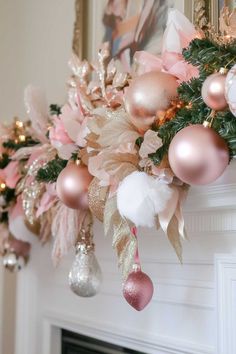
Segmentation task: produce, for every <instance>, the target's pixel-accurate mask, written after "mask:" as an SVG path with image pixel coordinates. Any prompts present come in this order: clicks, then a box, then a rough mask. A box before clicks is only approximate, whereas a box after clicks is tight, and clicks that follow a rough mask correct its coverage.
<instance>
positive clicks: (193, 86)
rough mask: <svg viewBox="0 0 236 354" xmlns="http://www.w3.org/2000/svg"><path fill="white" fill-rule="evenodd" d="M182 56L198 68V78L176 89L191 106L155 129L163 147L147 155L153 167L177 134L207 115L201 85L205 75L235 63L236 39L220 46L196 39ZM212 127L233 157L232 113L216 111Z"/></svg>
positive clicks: (235, 133) (235, 153)
mask: <svg viewBox="0 0 236 354" xmlns="http://www.w3.org/2000/svg"><path fill="white" fill-rule="evenodd" d="M183 56H184V59H185V60H186V61H187V62H188V63H190V64H192V65H194V66H196V67H198V69H199V78H195V79H192V80H190V81H189V82H184V83H182V84H181V85H180V86H179V88H178V94H179V98H180V100H182V101H183V102H184V103H186V104H191V108H189V107H185V108H182V109H180V110H179V111H178V112H177V113H176V116H175V118H174V119H172V120H171V121H169V122H167V123H165V124H163V125H162V126H161V127H160V128H159V129H158V135H159V136H160V137H161V139H162V141H163V146H162V147H161V148H160V149H159V150H157V151H156V153H153V154H150V155H149V157H150V158H151V159H152V161H153V162H154V163H155V164H160V162H161V161H162V159H163V157H164V155H165V154H167V152H168V148H169V145H170V142H171V140H172V139H173V137H174V136H175V135H176V134H177V132H178V131H180V130H181V129H183V128H185V127H187V126H188V125H190V124H202V123H203V122H204V120H206V118H207V117H208V116H209V114H210V112H211V109H210V108H209V107H207V106H206V104H205V103H204V102H203V100H202V97H201V88H202V84H203V82H204V80H205V79H206V77H207V76H209V75H211V74H212V73H214V72H217V71H219V70H220V68H221V67H224V68H227V69H230V68H231V67H232V66H233V65H234V64H235V63H236V40H235V41H234V42H233V43H232V42H231V43H230V44H228V45H224V44H219V43H216V42H214V41H213V40H212V39H211V38H210V37H209V38H204V39H198V38H197V39H194V40H193V41H192V42H191V43H190V44H189V46H188V48H186V49H184V50H183ZM212 127H213V128H214V129H215V130H216V131H217V132H218V133H219V134H220V135H221V136H222V138H224V139H225V140H226V142H227V144H228V146H229V150H230V156H231V157H233V156H236V118H235V117H234V116H233V114H232V113H231V112H230V111H229V110H225V111H221V112H217V114H216V117H215V119H214V122H213V126H212ZM154 129H157V128H154Z"/></svg>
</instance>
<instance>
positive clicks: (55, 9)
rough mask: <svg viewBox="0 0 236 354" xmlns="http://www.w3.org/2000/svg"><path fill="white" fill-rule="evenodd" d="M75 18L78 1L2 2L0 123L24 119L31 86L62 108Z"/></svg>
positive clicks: (0, 26)
mask: <svg viewBox="0 0 236 354" xmlns="http://www.w3.org/2000/svg"><path fill="white" fill-rule="evenodd" d="M74 15H75V14H74V0H40V1H38V0H17V1H16V0H0V121H5V120H10V119H12V117H13V116H15V115H18V116H20V117H21V118H23V117H25V110H24V105H23V91H24V88H25V87H26V85H28V84H29V83H32V84H35V85H38V86H40V87H42V88H43V89H45V92H46V94H47V97H48V101H49V103H63V102H64V100H65V94H66V90H65V83H66V80H67V78H68V70H67V61H68V59H69V57H70V53H71V42H72V34H73V23H74Z"/></svg>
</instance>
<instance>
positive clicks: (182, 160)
mask: <svg viewBox="0 0 236 354" xmlns="http://www.w3.org/2000/svg"><path fill="white" fill-rule="evenodd" d="M168 157H169V163H170V166H171V168H172V170H173V172H174V174H175V175H176V176H177V177H178V178H179V179H180V180H182V181H183V182H185V183H188V184H195V185H204V184H208V183H211V182H214V181H215V180H216V179H217V178H218V177H220V176H221V175H222V173H223V172H224V170H225V169H226V167H227V165H228V163H229V149H228V146H227V144H226V142H225V141H224V139H222V138H221V137H220V135H219V134H217V133H216V132H215V131H214V130H213V129H212V128H209V127H204V126H203V125H201V124H196V125H191V126H189V127H187V128H184V129H182V130H181V131H180V132H178V133H177V134H176V135H175V137H174V138H173V140H172V141H171V144H170V147H169V155H168Z"/></svg>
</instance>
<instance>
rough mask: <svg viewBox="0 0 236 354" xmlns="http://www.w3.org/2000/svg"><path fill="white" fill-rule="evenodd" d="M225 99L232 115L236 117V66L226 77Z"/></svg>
mask: <svg viewBox="0 0 236 354" xmlns="http://www.w3.org/2000/svg"><path fill="white" fill-rule="evenodd" d="M225 97H226V100H227V102H228V105H229V109H230V111H231V113H232V114H233V115H234V116H235V117H236V64H235V65H234V66H233V67H232V68H231V69H230V71H229V72H228V74H227V76H226V80H225Z"/></svg>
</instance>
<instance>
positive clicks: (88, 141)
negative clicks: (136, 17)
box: [0, 9, 236, 310]
mask: <svg viewBox="0 0 236 354" xmlns="http://www.w3.org/2000/svg"><path fill="white" fill-rule="evenodd" d="M227 11H228V10H227V9H224V10H223V13H222V17H221V22H220V23H221V32H220V33H218V34H216V33H214V31H213V30H212V29H211V28H210V27H208V28H206V30H205V31H204V32H203V31H198V30H196V29H194V27H193V25H192V24H191V23H190V22H189V21H188V20H187V19H186V18H185V17H184V16H183V15H182V14H180V13H179V12H178V11H176V10H173V11H171V12H170V15H169V19H168V25H167V28H166V30H165V33H164V38H163V51H162V55H161V56H159V57H157V56H154V55H152V54H149V53H146V52H137V53H136V54H135V56H134V67H133V69H132V74H130V73H125V72H122V71H121V70H120V69H119V66H118V65H117V63H116V61H114V60H113V59H112V60H110V59H109V57H110V53H109V46H108V44H106V43H105V44H104V45H103V46H102V47H101V49H100V51H99V53H98V60H97V62H96V63H94V64H90V63H88V62H87V61H80V60H79V59H78V58H77V57H76V56H75V55H73V56H72V59H71V60H70V62H69V65H70V68H71V70H72V76H71V78H70V80H69V87H68V101H67V102H66V103H65V104H64V105H63V106H62V107H58V106H57V105H51V106H50V111H48V108H47V103H46V100H45V97H44V95H43V94H42V92H41V91H40V90H39V89H37V88H34V87H28V88H27V89H26V91H25V104H26V110H27V113H28V116H29V121H28V122H26V123H23V122H21V121H20V120H16V121H14V123H13V124H11V125H10V126H6V127H4V126H2V127H1V130H2V131H1V159H0V204H1V215H0V227H1V239H0V241H1V242H0V252H1V254H2V255H3V262H4V265H5V266H6V267H7V268H9V269H11V270H18V269H20V268H21V267H22V265H23V263H24V261H25V260H27V258H28V256H29V251H30V244H29V242H28V241H29V240H23V239H21V238H20V237H18V235H16V234H14V222H15V220H16V219H17V218H18V217H20V218H22V216H23V217H24V219H25V222H26V224H27V226H28V227H29V228H30V229H31V230H33V231H34V233H37V234H38V235H39V239H40V240H41V242H42V243H45V242H47V241H48V240H49V239H50V236H51V235H52V237H53V239H54V245H53V250H52V259H53V262H54V263H55V264H57V263H58V262H59V261H60V259H61V258H62V257H63V256H64V255H65V254H66V253H67V252H68V250H69V249H70V248H71V247H73V246H75V249H76V257H75V260H74V262H73V265H72V268H71V271H70V274H69V283H70V287H71V289H72V290H73V291H74V292H75V293H76V294H77V295H79V296H84V297H88V296H93V295H95V294H96V293H97V292H98V290H99V287H100V283H101V270H100V267H99V264H98V262H97V260H96V258H95V254H94V243H93V228H92V225H93V217H95V218H97V219H98V220H100V221H102V222H103V223H104V233H105V235H108V234H112V238H113V241H112V243H113V246H114V248H115V249H116V251H117V256H118V263H119V265H120V267H121V270H122V274H123V278H124V285H123V294H124V297H125V299H126V300H127V302H128V303H129V304H130V305H131V306H133V307H134V308H135V309H136V310H142V309H143V308H144V307H145V306H146V305H147V304H148V303H149V301H150V300H151V298H152V294H153V285H152V281H151V279H150V278H149V277H148V275H147V274H145V273H144V272H142V270H141V266H140V260H139V256H138V245H137V227H138V226H147V227H156V228H157V229H158V228H161V229H162V230H163V231H164V232H165V234H166V235H167V237H168V239H169V241H170V242H171V244H172V246H173V247H174V250H175V251H176V254H177V256H178V258H179V259H180V261H182V258H181V257H182V256H181V251H182V246H181V239H184V238H185V228H184V218H183V215H182V205H183V202H184V200H185V198H186V195H187V192H188V188H189V186H190V185H192V184H195V185H204V184H208V183H211V182H213V181H214V180H216V179H217V178H218V177H219V176H220V175H221V174H222V173H223V172H224V170H225V169H226V167H227V165H228V163H229V161H230V159H231V158H232V157H234V156H236V120H235V116H236V99H235V97H236V93H235V92H236V87H235V85H236V84H235V83H236V65H235V63H236V46H235V44H236V40H235V38H234V34H233V33H232V31H231V32H230V35H229V32H228V31H229V27H227V26H228V25H227V24H228V22H229V17H228V16H229V13H228V12H227ZM226 20H227V21H228V22H227V21H226ZM225 21H226V22H225ZM235 35H236V34H235ZM183 48H184V49H183ZM13 234H14V237H13V236H12V235H13Z"/></svg>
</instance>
